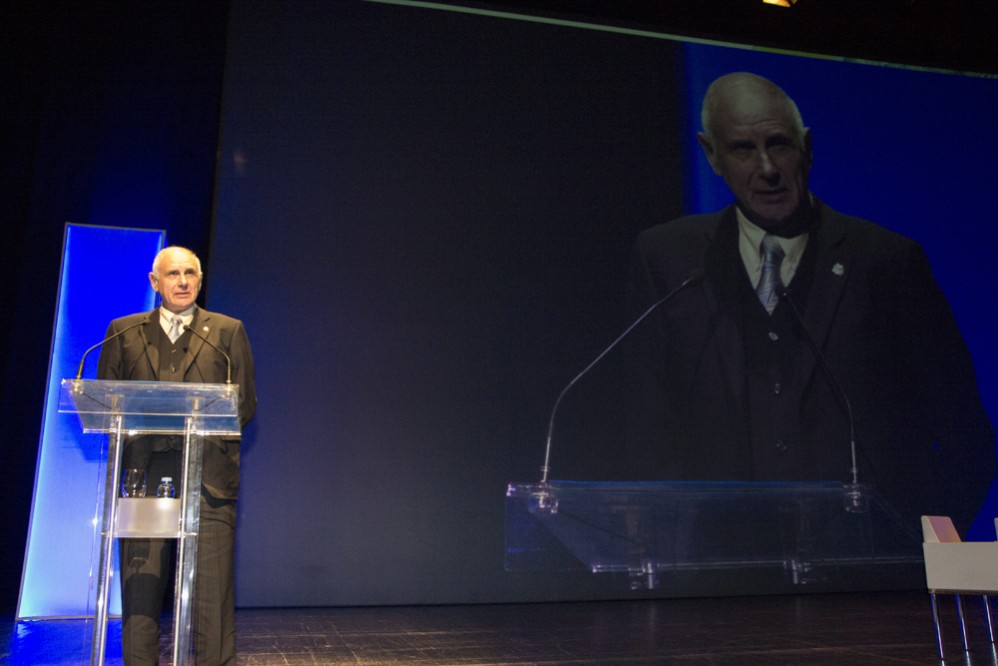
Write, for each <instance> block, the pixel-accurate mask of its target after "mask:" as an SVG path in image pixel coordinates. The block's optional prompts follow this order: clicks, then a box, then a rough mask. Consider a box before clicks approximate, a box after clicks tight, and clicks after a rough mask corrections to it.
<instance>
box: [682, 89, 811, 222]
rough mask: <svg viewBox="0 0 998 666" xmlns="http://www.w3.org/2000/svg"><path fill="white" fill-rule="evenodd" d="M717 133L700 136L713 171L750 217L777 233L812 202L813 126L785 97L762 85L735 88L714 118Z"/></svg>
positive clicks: (699, 139) (698, 137)
mask: <svg viewBox="0 0 998 666" xmlns="http://www.w3.org/2000/svg"><path fill="white" fill-rule="evenodd" d="M712 124H713V126H714V135H713V136H712V137H708V136H707V135H706V134H703V133H701V134H699V135H697V139H698V141H699V142H700V146H701V147H702V148H703V150H704V153H705V154H706V155H707V159H708V161H709V162H710V165H711V167H713V169H714V173H716V174H717V175H719V176H721V177H722V178H723V179H724V182H725V183H726V184H727V186H728V189H730V190H731V192H732V194H734V195H735V199H736V200H737V201H738V206H739V208H741V209H742V212H744V213H745V215H746V217H748V218H749V219H750V220H751V221H752V222H754V223H755V224H757V225H759V226H760V227H762V228H763V229H766V230H767V231H776V232H778V231H779V230H780V229H781V228H782V227H785V226H787V225H788V222H789V221H791V220H792V219H793V218H794V216H795V214H796V213H799V212H803V211H804V210H806V209H807V208H808V207H809V205H810V199H809V196H810V195H809V194H808V174H809V173H810V171H811V135H810V130H807V129H804V130H803V132H801V131H800V130H799V129H798V127H797V125H796V123H795V122H794V116H793V113H792V111H791V109H790V108H789V107H788V105H787V104H786V102H785V101H783V100H781V99H779V98H777V97H774V96H772V95H769V94H766V93H765V92H763V91H758V90H747V89H740V90H732V91H729V93H728V94H727V95H726V97H725V98H724V102H723V103H722V104H719V105H718V107H717V109H716V110H715V113H714V118H713V123H712Z"/></svg>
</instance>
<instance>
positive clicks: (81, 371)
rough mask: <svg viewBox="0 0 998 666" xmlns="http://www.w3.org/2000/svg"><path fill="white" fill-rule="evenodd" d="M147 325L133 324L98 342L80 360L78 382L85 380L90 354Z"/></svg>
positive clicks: (141, 322)
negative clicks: (84, 371) (84, 374)
mask: <svg viewBox="0 0 998 666" xmlns="http://www.w3.org/2000/svg"><path fill="white" fill-rule="evenodd" d="M145 323H146V322H145V321H140V322H139V323H137V324H132V325H131V326H126V327H125V328H123V329H121V330H120V331H118V332H117V333H114V334H112V335H109V336H107V337H106V338H104V339H103V340H101V341H100V342H98V343H97V344H95V345H94V346H93V347H91V348H90V349H88V350H87V351H85V352H83V357H82V358H81V359H80V367H79V368H77V369H76V380H77V381H79V380H80V379H82V378H83V364H84V363H85V362H86V360H87V355H88V354H89V353H90V352H92V351H93V350H95V349H97V348H98V347H100V346H101V345H104V344H106V343H108V342H111V340H114V339H115V338H116V337H118V336H119V335H124V334H125V333H127V332H128V331H130V330H132V329H133V328H138V327H139V326H142V325H143V324H145Z"/></svg>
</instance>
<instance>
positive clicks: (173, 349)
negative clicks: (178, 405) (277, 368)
mask: <svg viewBox="0 0 998 666" xmlns="http://www.w3.org/2000/svg"><path fill="white" fill-rule="evenodd" d="M202 280H203V274H202V272H201V262H200V260H199V259H198V258H197V256H195V255H194V253H193V252H191V251H190V250H187V249H185V248H182V247H175V246H174V247H167V248H164V249H163V250H161V251H160V252H159V253H158V254H157V255H156V258H155V260H154V261H153V265H152V272H150V273H149V281H150V283H151V284H152V288H153V290H154V291H155V292H157V293H158V294H159V296H160V298H161V305H160V307H158V308H156V309H155V310H153V311H152V312H144V313H138V314H133V315H129V316H127V317H122V318H120V319H115V320H114V321H112V322H111V324H110V326H109V328H108V337H110V336H112V335H114V334H116V333H119V332H122V333H121V334H120V335H118V336H117V337H116V338H114V339H113V340H111V341H109V342H108V343H107V344H105V345H104V347H103V349H102V350H101V355H100V361H99V363H98V376H99V377H100V378H101V379H110V380H136V381H164V382H200V383H221V382H225V381H226V380H227V378H229V377H230V374H231V381H232V382H233V383H234V384H237V385H238V386H239V392H240V395H239V421H240V426H241V427H245V425H246V424H247V423H248V422H249V421H250V419H252V418H253V414H254V413H255V411H256V393H255V391H254V388H253V356H252V353H251V351H250V345H249V339H248V338H247V336H246V331H245V329H244V328H243V324H242V322H240V321H239V320H237V319H233V318H231V317H227V316H225V315H222V314H218V313H216V312H208V311H207V310H205V309H203V308H200V307H198V305H197V304H196V302H195V301H196V299H197V297H198V293H199V292H200V290H201V284H202ZM126 329H128V330H126ZM195 332H196V333H197V334H199V335H195ZM199 337H200V338H202V339H201V340H199V339H198V338H199ZM208 343H210V344H208ZM220 351H222V352H224V354H225V355H228V359H226V358H225V356H224V355H223V354H222V353H219V352H220ZM230 363H231V368H230V367H229V364H230ZM181 440H182V438H181V437H171V436H156V435H147V436H140V437H133V438H130V439H128V440H126V442H125V446H124V452H123V454H122V468H123V469H142V470H145V472H146V475H147V479H148V482H149V483H150V484H155V483H157V482H158V481H159V479H160V478H162V477H165V476H169V477H173V478H174V479H177V478H180V471H181V470H180V466H181V456H182V453H181V449H182V441H181ZM239 447H240V441H239V439H238V438H231V439H230V438H221V437H207V438H206V439H205V444H204V452H203V481H202V489H201V508H200V512H201V516H200V530H199V540H198V553H197V555H198V557H197V560H198V561H197V576H196V581H195V598H194V639H195V646H196V650H197V655H198V663H200V664H211V665H213V666H214V665H222V664H234V663H235V651H236V648H235V589H234V587H235V586H234V575H233V574H234V571H233V570H234V553H235V530H236V499H237V496H238V491H239ZM173 544H174V541H173V540H167V539H124V540H122V541H121V542H120V551H119V553H120V559H121V589H122V614H123V626H122V649H123V654H124V659H125V664H126V665H128V666H138V665H146V664H149V665H155V664H158V663H159V636H160V627H159V621H160V616H161V614H162V609H163V603H164V596H165V592H166V587H167V583H168V581H169V579H170V562H171V550H172V548H173Z"/></svg>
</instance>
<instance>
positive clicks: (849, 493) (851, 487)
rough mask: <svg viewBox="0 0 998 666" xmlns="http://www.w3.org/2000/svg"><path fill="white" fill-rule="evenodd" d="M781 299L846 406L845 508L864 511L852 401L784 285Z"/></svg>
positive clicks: (856, 511)
mask: <svg viewBox="0 0 998 666" xmlns="http://www.w3.org/2000/svg"><path fill="white" fill-rule="evenodd" d="M777 295H778V296H779V299H780V300H781V301H783V300H785V301H786V302H787V305H789V306H790V310H791V312H793V313H794V318H795V319H796V320H797V323H798V324H800V328H801V330H802V331H803V332H804V339H806V340H807V344H808V346H809V347H810V348H811V351H812V352H813V353H814V356H815V358H817V359H818V363H820V364H821V367H822V369H823V370H824V371H825V376H826V377H828V381H829V383H831V385H832V388H834V389H835V391H836V392H837V393H838V394H839V396H840V397H841V398H842V402H843V404H844V405H845V408H846V417H847V418H848V420H849V454H850V455H851V456H852V466H851V467H850V469H849V473H850V475H851V477H852V480H851V482H850V483H847V484H845V498H846V510H847V511H850V512H853V513H860V512H863V511H865V504H866V502H865V494H864V491H863V487H862V486H861V485H860V483H859V466H858V464H857V463H856V422H855V421H854V419H853V415H852V403H851V402H849V396H848V395H846V392H845V390H844V389H843V388H842V385H841V384H839V381H838V379H836V378H835V373H833V372H832V368H831V367H830V366H829V365H828V361H827V360H826V359H825V355H824V354H822V353H821V349H820V348H819V347H818V343H817V342H815V340H814V337H813V336H812V335H811V331H809V330H808V329H807V326H806V325H805V324H804V318H803V317H802V316H801V313H800V310H798V309H797V304H796V303H795V302H794V299H793V298H791V296H790V292H789V291H788V290H787V288H786V287H782V288H781V289H780V291H779V293H778V294H777Z"/></svg>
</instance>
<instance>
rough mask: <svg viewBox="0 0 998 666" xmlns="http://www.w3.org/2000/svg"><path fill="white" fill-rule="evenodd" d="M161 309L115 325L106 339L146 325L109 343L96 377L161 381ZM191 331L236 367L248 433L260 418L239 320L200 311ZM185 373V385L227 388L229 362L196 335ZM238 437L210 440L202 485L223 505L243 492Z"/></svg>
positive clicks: (234, 380)
mask: <svg viewBox="0 0 998 666" xmlns="http://www.w3.org/2000/svg"><path fill="white" fill-rule="evenodd" d="M159 316H160V315H159V309H156V310H153V311H152V312H144V313H139V314H133V315H129V316H127V317H121V318H119V319H115V320H114V321H112V322H111V324H110V325H109V326H108V329H107V336H106V337H109V336H111V335H113V334H114V333H116V332H118V331H121V330H124V329H126V328H128V327H129V326H133V325H135V324H138V323H140V322H141V323H142V325H141V326H138V327H137V328H135V329H134V330H131V331H128V332H126V333H124V334H123V335H121V336H119V337H118V338H116V339H114V340H111V341H110V342H108V343H106V344H105V345H104V346H103V348H102V349H101V354H100V360H99V361H98V364H97V374H98V377H100V378H101V379H112V380H135V381H158V380H159V367H160V364H159V349H158V348H157V347H156V345H155V344H152V343H151V342H150V336H151V334H152V333H153V331H154V329H153V328H152V327H159V326H160V323H159ZM191 328H194V329H195V330H197V331H198V332H199V333H200V334H201V335H203V336H205V337H206V338H207V339H208V340H209V341H210V342H211V343H212V344H214V345H215V346H217V347H218V348H219V349H222V350H224V351H225V353H226V354H228V355H229V358H230V359H231V361H232V383H233V384H237V385H238V386H239V423H240V426H241V427H245V425H246V424H247V423H249V421H250V419H252V418H253V415H254V413H255V412H256V392H255V389H254V385H253V355H252V353H251V351H250V346H249V339H248V337H247V336H246V330H245V328H243V324H242V322H241V321H239V320H238V319H233V318H232V317H227V316H225V315H223V314H218V313H217V312H209V311H207V310H204V309H202V308H195V315H194V320H193V322H192V323H191ZM181 372H182V374H183V377H184V381H187V382H204V383H223V382H225V381H226V378H227V364H226V362H225V358H224V357H223V356H222V355H221V354H219V353H218V352H217V351H216V350H215V349H212V348H211V346H210V345H208V344H206V343H205V342H204V340H201V339H200V338H198V337H197V336H194V335H191V336H190V341H189V344H188V347H187V350H186V353H185V354H184V358H183V361H182V367H181ZM239 444H240V440H239V438H238V437H236V438H230V437H225V438H223V437H208V438H206V440H205V448H204V468H203V484H204V486H205V488H206V489H207V490H208V492H209V493H210V494H211V495H212V496H213V497H216V498H218V499H236V498H237V496H238V492H239Z"/></svg>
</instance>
